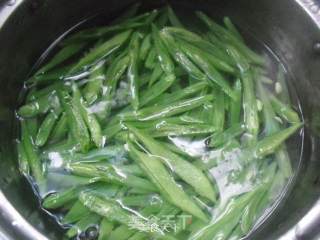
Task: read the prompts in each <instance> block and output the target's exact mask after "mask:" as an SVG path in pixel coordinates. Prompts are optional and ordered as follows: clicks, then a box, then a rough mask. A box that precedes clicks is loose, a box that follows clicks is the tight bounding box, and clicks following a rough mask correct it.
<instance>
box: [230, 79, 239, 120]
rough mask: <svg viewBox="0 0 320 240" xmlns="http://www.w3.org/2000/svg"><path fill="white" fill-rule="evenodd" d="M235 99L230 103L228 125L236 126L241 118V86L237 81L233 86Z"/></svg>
mask: <svg viewBox="0 0 320 240" xmlns="http://www.w3.org/2000/svg"><path fill="white" fill-rule="evenodd" d="M233 91H234V92H235V97H236V99H235V100H233V101H230V109H229V111H230V125H231V126H232V125H234V124H238V123H239V122H240V116H241V103H242V84H241V80H240V79H237V80H236V82H235V83H234V86H233Z"/></svg>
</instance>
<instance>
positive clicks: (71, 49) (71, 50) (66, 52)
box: [36, 43, 87, 75]
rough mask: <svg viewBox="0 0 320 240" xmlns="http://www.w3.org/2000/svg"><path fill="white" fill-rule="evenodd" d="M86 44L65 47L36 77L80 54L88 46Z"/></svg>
mask: <svg viewBox="0 0 320 240" xmlns="http://www.w3.org/2000/svg"><path fill="white" fill-rule="evenodd" d="M86 45H87V44H86V43H74V44H70V45H67V46H65V47H63V48H62V49H61V50H60V51H59V52H58V53H57V54H56V55H55V56H54V57H53V58H52V59H51V60H50V62H49V63H47V64H46V65H45V66H43V67H42V68H40V69H39V70H38V71H37V73H36V75H39V74H43V73H45V72H47V71H48V70H50V69H52V68H54V67H56V66H57V65H59V64H61V63H63V62H64V61H65V60H68V59H69V58H70V57H72V56H74V55H75V54H77V53H79V52H80V51H81V50H83V48H84V47H85V46H86Z"/></svg>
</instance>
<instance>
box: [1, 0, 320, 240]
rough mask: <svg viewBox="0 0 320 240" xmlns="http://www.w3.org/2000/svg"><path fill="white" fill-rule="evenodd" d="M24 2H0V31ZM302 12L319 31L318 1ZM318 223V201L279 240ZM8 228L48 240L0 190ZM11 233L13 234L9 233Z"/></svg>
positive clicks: (29, 239) (301, 0) (307, 0)
mask: <svg viewBox="0 0 320 240" xmlns="http://www.w3.org/2000/svg"><path fill="white" fill-rule="evenodd" d="M24 1H25V0H4V1H3V2H0V29H1V28H2V27H3V26H4V25H5V23H6V21H7V20H8V19H9V18H10V16H11V15H12V14H13V13H14V12H15V10H16V9H18V8H19V6H20V5H21V4H22V3H23V2H24ZM294 2H296V3H297V5H299V6H300V7H301V8H302V10H303V11H304V12H306V13H307V14H308V16H309V17H310V18H311V19H312V21H313V23H314V24H315V25H316V26H317V27H318V28H319V30H320V1H318V0H294ZM319 222H320V199H319V200H318V201H317V202H316V203H315V204H314V205H313V207H311V208H310V209H309V211H308V212H307V214H306V215H305V216H303V217H302V218H301V219H300V221H299V222H298V223H297V224H295V225H294V226H293V227H292V228H291V229H289V230H288V231H287V232H286V233H285V234H283V236H282V237H280V238H279V240H287V239H299V234H300V233H304V232H311V231H313V230H314V229H315V228H316V227H317V226H318V225H317V224H318V223H319ZM8 226H10V227H11V228H12V231H10V232H5V234H7V235H5V236H4V237H5V239H4V240H14V239H15V236H16V235H17V236H21V237H22V239H25V240H34V239H37V240H49V239H48V238H47V237H45V236H44V235H42V234H41V233H40V232H39V231H38V230H37V229H36V228H35V227H33V226H32V225H31V224H30V223H29V222H28V221H27V220H26V219H25V218H24V217H22V215H21V214H20V213H19V212H18V211H17V210H16V209H15V208H14V206H13V205H12V204H11V203H10V202H9V201H8V199H7V198H6V197H5V195H4V193H3V192H2V191H1V189H0V238H1V239H3V238H2V235H1V233H2V232H1V231H3V230H2V229H4V231H5V229H6V227H8ZM11 232H13V233H11Z"/></svg>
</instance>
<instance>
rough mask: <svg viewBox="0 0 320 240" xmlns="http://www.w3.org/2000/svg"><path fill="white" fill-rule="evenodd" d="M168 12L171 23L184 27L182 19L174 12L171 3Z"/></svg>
mask: <svg viewBox="0 0 320 240" xmlns="http://www.w3.org/2000/svg"><path fill="white" fill-rule="evenodd" d="M167 12H168V17H169V21H170V23H171V25H172V26H175V27H179V28H183V25H182V23H181V22H180V20H179V19H178V17H177V16H176V14H175V13H174V11H173V9H172V8H171V7H170V6H169V5H168V6H167Z"/></svg>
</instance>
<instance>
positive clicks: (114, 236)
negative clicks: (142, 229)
mask: <svg viewBox="0 0 320 240" xmlns="http://www.w3.org/2000/svg"><path fill="white" fill-rule="evenodd" d="M135 232H136V230H133V229H130V228H129V227H128V226H125V225H121V226H119V227H117V228H116V229H114V230H113V231H112V232H111V233H110V235H109V237H108V240H127V239H128V238H130V236H132V235H133V234H134V233H135Z"/></svg>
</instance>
